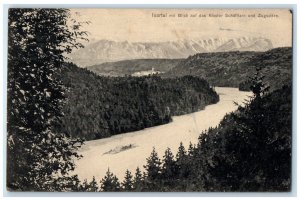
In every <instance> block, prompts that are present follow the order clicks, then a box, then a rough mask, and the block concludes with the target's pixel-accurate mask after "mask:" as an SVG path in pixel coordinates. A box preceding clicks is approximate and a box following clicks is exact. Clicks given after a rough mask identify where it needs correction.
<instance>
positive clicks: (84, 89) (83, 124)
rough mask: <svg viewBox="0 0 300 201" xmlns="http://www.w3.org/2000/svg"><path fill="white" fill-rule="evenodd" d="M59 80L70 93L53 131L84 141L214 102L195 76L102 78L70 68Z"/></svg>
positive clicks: (214, 96) (161, 120)
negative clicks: (59, 125)
mask: <svg viewBox="0 0 300 201" xmlns="http://www.w3.org/2000/svg"><path fill="white" fill-rule="evenodd" d="M60 77H61V79H62V81H63V83H64V85H65V86H66V87H68V88H69V91H68V93H67V94H66V96H67V103H66V104H65V106H64V108H63V112H64V114H65V115H64V117H63V118H62V124H61V125H62V126H61V127H60V128H58V129H59V130H60V131H63V132H65V133H67V134H69V135H71V136H73V137H82V138H84V139H86V140H92V139H99V138H104V137H109V136H111V135H115V134H119V133H125V132H130V131H136V130H141V129H143V128H147V127H152V126H156V125H161V124H165V123H168V122H170V121H171V116H173V115H182V114H186V113H191V112H195V111H198V110H201V109H203V108H204V107H205V106H206V105H208V104H213V103H216V102H218V100H219V96H218V95H217V93H216V92H215V91H214V90H213V89H212V88H210V86H209V84H208V83H207V82H206V81H205V80H203V79H201V78H199V77H192V76H184V77H180V78H168V79H162V78H161V77H159V76H148V77H130V76H127V77H101V76H98V75H96V74H95V73H93V72H91V71H88V70H86V69H82V68H78V67H76V66H75V65H73V64H68V65H67V66H66V67H65V68H64V70H63V72H62V74H61V75H60Z"/></svg>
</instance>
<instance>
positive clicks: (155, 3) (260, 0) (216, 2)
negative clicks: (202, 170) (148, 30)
mask: <svg viewBox="0 0 300 201" xmlns="http://www.w3.org/2000/svg"><path fill="white" fill-rule="evenodd" d="M75 3H76V4H75ZM161 3H163V4H161ZM203 3H205V4H203ZM225 3H226V4H225ZM5 4H10V6H11V7H12V6H14V7H15V6H16V7H19V6H20V5H17V4H22V5H23V6H24V1H22V0H10V1H9V0H3V1H2V4H1V15H0V21H1V23H2V24H1V27H0V32H1V33H0V34H1V40H0V45H1V47H2V50H3V51H2V52H3V53H2V54H1V53H0V64H3V65H1V67H2V68H0V73H1V75H0V79H1V83H2V85H1V87H0V90H1V91H0V94H1V98H0V101H1V102H0V105H1V106H2V107H1V108H0V111H1V115H0V121H1V123H2V124H1V131H2V134H3V135H4V136H5V135H6V132H5V122H6V84H5V83H6V63H5V60H6V58H7V55H6V54H5V52H6V51H5V49H4V47H5V48H6V47H7V45H6V43H7V39H6V32H5V31H6V30H5V29H4V24H3V23H4V20H5V18H4V15H5V12H3V11H4V6H5ZM26 4H31V5H25V6H28V7H32V6H35V7H38V5H40V6H42V5H44V6H42V7H101V5H99V4H102V7H120V6H122V7H145V6H147V7H194V6H196V7H200V6H201V7H206V8H210V7H236V6H237V7H243V6H246V7H255V6H256V7H257V6H259V5H260V7H278V6H279V5H275V4H285V5H287V4H295V6H294V8H295V9H297V10H298V2H297V0H285V1H283V0H282V1H279V0H277V1H276V0H252V1H250V0H247V1H243V3H242V4H241V1H240V0H230V1H226V2H224V1H221V0H209V1H205V2H203V1H197V0H180V1H171V0H164V1H163V2H162V0H152V1H151V0H147V1H143V2H141V1H138V0H134V1H133V0H129V1H126V2H124V1H122V0H110V1H107V2H102V1H97V0H85V1H75V0H52V1H50V0H49V1H43V2H41V1H38V0H27V1H26ZM32 4H35V5H32ZM55 4H56V5H55ZM67 4H69V5H67ZM70 4H71V5H70ZM83 4H84V5H83ZM87 4H89V5H87ZM113 4H119V5H113ZM120 4H121V5H120ZM166 4H172V5H166ZM180 4H181V5H180ZM182 4H183V5H182ZM189 4H192V5H189ZM196 4H198V5H196ZM200 4H201V5H200ZM208 4H209V5H208ZM232 4H237V5H232ZM253 4H256V5H253ZM266 4H270V5H266ZM142 5H144V6H142ZM282 6H284V5H282ZM294 20H296V23H297V24H295V27H297V29H295V30H294V36H296V33H298V29H299V26H298V25H299V20H298V16H297V19H294ZM298 43H299V41H296V40H295V38H294V43H293V47H294V51H295V53H296V55H294V74H293V79H294V83H293V84H294V85H293V86H294V90H293V93H294V97H293V101H294V102H293V103H294V105H293V107H294V108H293V112H294V114H295V116H294V119H293V124H294V128H293V129H294V132H293V134H294V137H295V136H296V135H297V133H296V130H295V128H296V125H297V124H298V121H299V118H297V117H298V114H299V110H298V107H297V103H296V100H299V99H298V96H299V93H298V89H299V86H298V82H297V77H298V75H299V70H297V69H298V64H296V63H295V58H300V57H299V52H298V51H297V52H296V47H297V46H298ZM4 58H5V59H4ZM296 89H297V90H296ZM0 142H1V144H2V145H4V143H5V139H3V137H1V138H0ZM294 142H295V141H294ZM297 144H299V137H298V138H297ZM294 145H295V144H294ZM294 145H293V148H294V149H293V152H294V153H297V155H298V156H299V150H297V147H295V146H294ZM2 148H3V146H2ZM2 148H0V150H1V155H0V161H1V166H0V167H1V168H2V171H0V178H4V177H3V176H4V175H3V174H4V170H3V157H4V155H3V154H4V153H3V151H4V149H2ZM294 156H295V155H293V159H296V158H295V157H294ZM294 165H295V164H294ZM297 167H300V166H299V160H297ZM293 179H295V178H294V177H293ZM297 181H299V174H297ZM3 185H4V183H3V182H1V183H0V189H1V194H2V195H3ZM298 192H299V191H297V190H296V189H295V195H294V196H296V195H297V193H298ZM48 194H49V193H48ZM184 194H185V193H183V195H179V194H174V193H165V194H163V195H161V194H152V195H150V196H153V195H154V196H156V197H157V196H163V198H162V199H163V200H165V199H167V200H168V199H172V200H179V199H181V198H182V197H181V196H203V195H201V194H202V193H196V194H195V193H189V195H184ZM197 194H198V195H197ZM20 195H21V196H25V197H23V198H22V200H36V199H40V198H38V197H33V198H32V197H27V196H36V195H37V194H36V193H30V194H26V195H25V194H20ZM113 195H114V196H118V197H115V198H113V197H110V196H113ZM245 195H246V196H251V195H249V194H244V196H245ZM253 195H254V194H252V196H253ZM265 195H267V196H271V197H265V196H264V194H260V196H261V198H258V197H255V198H253V197H252V196H251V197H244V198H242V199H249V200H253V199H275V200H276V199H280V200H281V199H288V200H295V199H296V197H285V198H280V197H274V196H285V195H284V194H281V195H280V194H276V193H275V194H273V195H270V194H265ZM6 196H7V194H6ZM39 196H45V195H39ZM46 196H47V195H46ZM49 196H53V195H51V193H50V194H49ZM56 196H57V195H56ZM58 196H59V197H61V198H59V199H66V198H65V196H73V197H72V200H77V199H78V200H82V198H83V197H82V196H84V197H89V196H100V198H98V197H89V199H97V200H98V199H103V197H104V196H109V197H110V198H109V199H125V200H126V199H128V200H129V199H130V200H137V199H140V198H139V197H136V194H135V195H133V196H134V198H131V197H127V196H129V194H120V193H115V194H104V193H98V194H94V195H93V194H89V193H85V194H84V195H80V194H79V193H72V195H69V193H67V194H59V195H58ZM74 196H75V197H74ZM77 196H79V197H77ZM122 196H126V198H120V197H122ZM141 196H143V194H141ZM148 196H149V195H148ZM165 196H173V197H165ZM174 196H180V197H174ZM206 196H207V195H206ZM208 196H215V197H222V196H226V197H222V198H221V199H222V200H235V199H240V198H239V197H236V196H243V195H241V194H240V195H236V194H231V193H229V194H226V195H224V194H214V195H212V194H211V193H210V195H208ZM231 196H234V198H232V197H231ZM289 196H291V195H289ZM4 199H5V200H6V199H7V200H8V199H9V200H11V199H13V200H15V199H18V198H17V197H4ZM42 199H43V200H44V199H45V200H48V199H49V200H50V199H51V200H53V197H44V198H42ZM55 199H58V197H55ZM143 199H146V200H149V199H153V198H152V197H144V198H143ZM184 199H191V200H195V199H197V200H198V199H204V198H203V197H201V198H198V197H188V198H184ZM205 199H209V200H211V199H213V200H214V199H216V198H214V197H208V198H205Z"/></svg>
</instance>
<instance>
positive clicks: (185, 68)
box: [164, 47, 292, 89]
mask: <svg viewBox="0 0 300 201" xmlns="http://www.w3.org/2000/svg"><path fill="white" fill-rule="evenodd" d="M256 66H260V67H262V73H263V74H264V75H265V76H266V82H267V83H269V84H270V86H271V88H273V89H277V88H280V87H281V86H282V85H283V84H288V83H290V82H291V80H292V48H290V47H285V48H275V49H272V50H269V51H266V52H219V53H201V54H196V55H193V56H190V57H188V58H187V59H186V60H184V61H182V62H181V63H179V64H178V65H177V66H176V67H174V68H173V69H171V70H170V71H169V72H167V73H166V74H164V77H178V76H184V75H193V76H199V77H202V78H204V79H206V80H207V81H208V82H209V83H210V84H211V85H215V86H227V87H239V85H240V83H243V82H245V81H246V80H247V79H248V77H249V76H252V75H253V73H254V72H255V67H256Z"/></svg>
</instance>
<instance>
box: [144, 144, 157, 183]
mask: <svg viewBox="0 0 300 201" xmlns="http://www.w3.org/2000/svg"><path fill="white" fill-rule="evenodd" d="M146 160H147V164H146V165H145V166H144V168H145V170H146V174H147V179H149V180H150V181H152V180H155V179H158V178H159V177H160V174H161V161H160V159H159V157H158V154H157V152H156V151H155V148H154V147H153V150H152V152H151V154H150V156H149V157H148V158H147V159H146Z"/></svg>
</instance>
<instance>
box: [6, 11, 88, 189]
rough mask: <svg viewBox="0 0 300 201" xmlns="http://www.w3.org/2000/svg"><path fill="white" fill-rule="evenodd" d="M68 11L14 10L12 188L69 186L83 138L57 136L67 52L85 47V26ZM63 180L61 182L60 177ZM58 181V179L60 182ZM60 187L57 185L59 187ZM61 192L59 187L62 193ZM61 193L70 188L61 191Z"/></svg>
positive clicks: (10, 107) (9, 154) (9, 183)
mask: <svg viewBox="0 0 300 201" xmlns="http://www.w3.org/2000/svg"><path fill="white" fill-rule="evenodd" d="M69 19H70V12H69V10H67V9H18V8H16V9H15V8H12V9H9V16H8V32H9V33H8V101H7V102H8V107H7V108H8V112H7V113H8V119H7V120H8V123H7V134H8V151H7V157H8V160H7V161H8V166H7V169H8V171H7V186H8V188H9V189H11V190H36V191H39V190H40V191H52V190H54V189H53V188H54V187H53V184H54V183H56V184H57V185H58V181H60V182H61V185H66V183H67V181H66V180H65V181H64V180H63V179H62V178H63V177H65V178H66V179H67V177H68V172H69V171H71V170H73V169H74V163H73V159H74V158H78V157H79V155H78V154H77V153H76V150H77V148H78V147H79V146H80V145H81V143H82V141H81V140H79V139H78V140H76V139H75V140H71V139H70V138H69V137H68V136H66V135H65V134H64V133H60V132H56V129H55V127H59V126H61V124H60V123H61V122H60V119H61V117H62V116H63V113H62V106H63V103H64V98H65V97H64V92H65V87H64V86H63V84H62V83H61V81H60V80H58V79H56V77H55V74H57V73H60V71H61V69H62V66H63V62H64V59H65V56H64V55H65V54H67V53H70V52H71V51H72V48H80V47H82V45H81V44H80V43H79V42H77V39H78V38H80V39H84V38H83V35H85V34H86V33H85V32H83V31H80V27H81V24H80V23H77V22H76V21H75V20H72V19H71V20H70V22H67V21H69ZM58 175H60V176H59V179H57V178H58ZM54 180H56V181H54ZM56 187H57V186H56ZM56 190H57V189H56ZM61 190H66V189H65V187H63V186H62V187H61Z"/></svg>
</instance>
